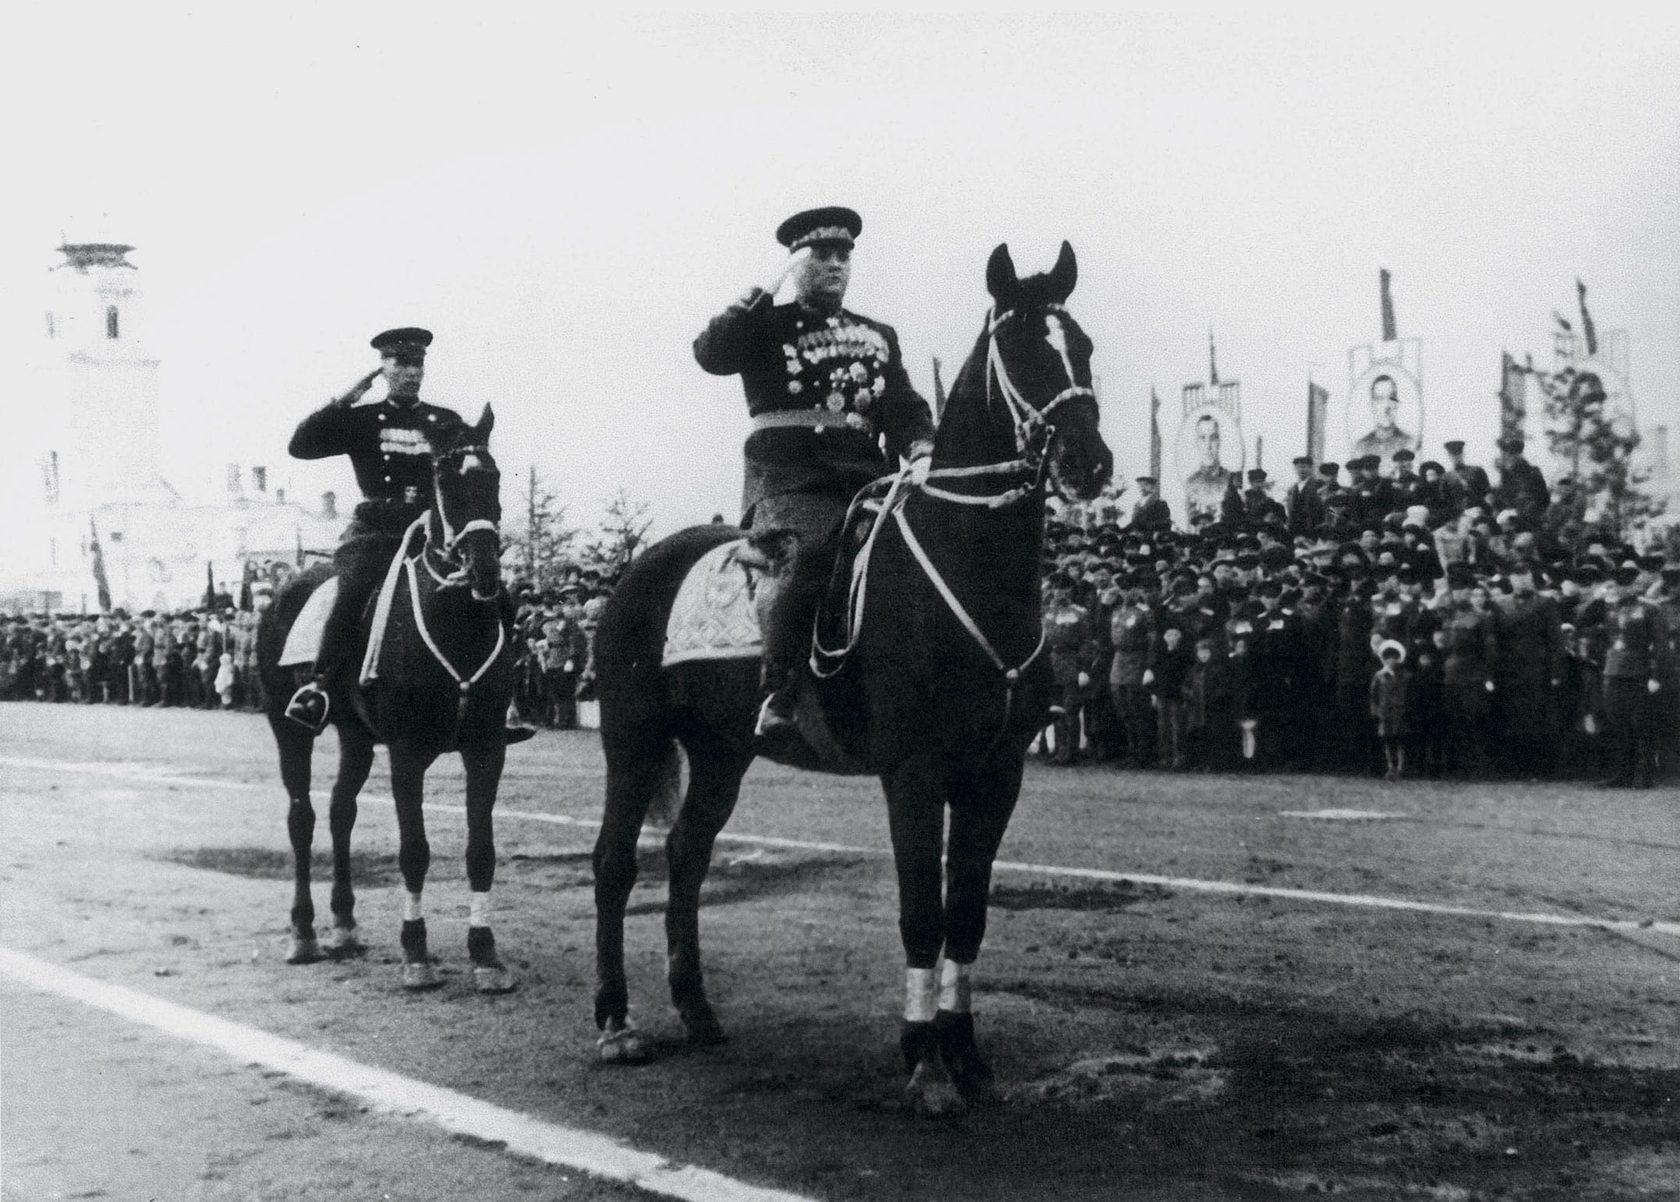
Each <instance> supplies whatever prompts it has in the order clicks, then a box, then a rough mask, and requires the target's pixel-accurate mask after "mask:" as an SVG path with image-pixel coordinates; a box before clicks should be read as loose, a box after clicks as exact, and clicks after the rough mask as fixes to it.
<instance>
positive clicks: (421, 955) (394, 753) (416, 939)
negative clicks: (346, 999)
mask: <svg viewBox="0 0 1680 1202" xmlns="http://www.w3.org/2000/svg"><path fill="white" fill-rule="evenodd" d="M432 758H433V757H432V756H431V755H430V754H429V753H423V752H421V751H419V750H418V749H416V748H414V747H410V746H404V745H400V744H393V745H392V746H391V796H392V797H393V798H395V800H396V803H397V838H398V841H399V846H398V850H397V867H398V868H400V869H401V870H402V878H403V887H404V888H405V889H407V891H408V893H407V896H406V897H404V899H403V924H402V952H403V967H402V983H403V988H404V989H431V988H432V987H433V986H436V985H441V984H442V983H443V978H442V977H441V976H439V975H438V970H437V966H436V965H434V964H433V963H432V960H431V955H430V952H429V949H428V948H427V946H426V919H425V916H424V915H423V914H422V913H421V910H420V891H421V890H422V889H424V888H425V887H426V872H427V870H428V869H429V868H431V866H432V848H431V845H430V844H429V843H427V842H426V815H425V811H424V810H423V809H422V808H421V806H422V804H423V803H424V801H425V788H426V769H427V768H428V767H430V766H431V762H432Z"/></svg>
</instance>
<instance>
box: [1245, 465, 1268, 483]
mask: <svg viewBox="0 0 1680 1202" xmlns="http://www.w3.org/2000/svg"><path fill="white" fill-rule="evenodd" d="M1265 478H1266V469H1265V468H1263V467H1251V468H1249V469H1248V482H1249V483H1250V484H1259V483H1261V482H1262V481H1263V480H1265Z"/></svg>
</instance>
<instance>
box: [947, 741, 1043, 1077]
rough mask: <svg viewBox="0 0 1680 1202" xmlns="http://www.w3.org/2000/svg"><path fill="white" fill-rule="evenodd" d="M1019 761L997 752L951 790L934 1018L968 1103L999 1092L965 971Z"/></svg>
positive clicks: (1010, 810) (980, 926)
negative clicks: (977, 1029)
mask: <svg viewBox="0 0 1680 1202" xmlns="http://www.w3.org/2000/svg"><path fill="white" fill-rule="evenodd" d="M1023 768H1024V765H1023V763H1022V761H1021V760H1020V759H1019V758H1017V757H1014V756H1007V757H1000V758H998V759H995V760H994V761H993V762H991V763H989V764H986V765H984V766H983V767H982V769H981V770H980V771H979V772H977V773H975V774H974V775H972V776H969V777H966V778H965V779H963V780H962V781H961V782H960V783H957V784H954V785H953V787H952V789H951V838H950V846H949V848H948V850H947V854H946V868H945V958H944V960H943V962H942V963H941V964H940V980H939V1009H938V1013H937V1014H936V1015H935V1016H934V1030H935V1033H936V1035H937V1036H938V1041H939V1049H940V1054H941V1055H942V1056H943V1058H944V1061H945V1067H946V1068H947V1069H948V1070H949V1071H950V1074H951V1077H952V1079H953V1081H954V1082H955V1083H956V1086H957V1089H958V1091H959V1092H960V1093H961V1094H962V1096H963V1097H964V1098H965V1099H966V1100H967V1101H969V1102H983V1101H990V1100H992V1099H994V1098H995V1097H996V1089H995V1087H994V1085H993V1081H992V1069H991V1066H990V1065H989V1064H987V1063H986V1060H985V1058H984V1057H983V1056H981V1054H980V1049H979V1046H978V1045H977V1044H976V1043H975V1040H974V1015H973V1012H972V1008H971V1003H970V990H971V982H970V973H971V971H972V970H973V967H974V962H975V960H977V959H978V958H979V956H980V944H981V942H982V941H983V940H984V939H985V937H986V907H987V901H988V896H989V894H990V892H991V887H992V864H993V862H994V861H995V860H996V859H997V853H998V848H999V847H1000V846H1001V845H1002V843H1003V835H1004V832H1005V831H1006V830H1007V829H1008V828H1009V819H1010V816H1011V815H1013V814H1014V812H1015V800H1016V798H1017V797H1019V796H1020V793H1021V775H1022V771H1023Z"/></svg>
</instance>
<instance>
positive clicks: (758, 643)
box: [660, 539, 764, 667]
mask: <svg viewBox="0 0 1680 1202" xmlns="http://www.w3.org/2000/svg"><path fill="white" fill-rule="evenodd" d="M745 546H746V540H745V539H737V540H736V541H734V542H728V543H724V544H722V545H721V546H717V547H713V548H712V549H711V550H710V551H708V552H706V554H704V555H702V556H701V557H700V559H699V560H698V561H697V562H696V563H695V565H694V566H693V567H692V568H690V569H689V571H688V575H687V576H685V577H684V578H683V582H682V585H681V586H680V587H679V588H678V589H677V599H676V603H675V604H673V605H672V606H671V616H670V618H669V619H668V620H667V621H666V623H665V652H664V655H663V656H662V657H661V660H660V663H661V664H662V665H663V666H665V667H670V666H671V665H672V664H682V663H688V662H690V661H693V660H705V659H757V658H758V657H760V656H761V655H763V654H764V636H763V635H762V634H761V633H760V631H759V626H758V609H757V605H756V603H755V601H754V599H753V593H754V580H753V578H752V576H750V575H749V569H748V568H747V567H746V566H745V565H744V564H742V563H740V562H739V559H738V557H739V555H740V552H741V551H742V550H743V548H745Z"/></svg>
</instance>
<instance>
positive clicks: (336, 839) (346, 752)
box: [257, 406, 514, 993]
mask: <svg viewBox="0 0 1680 1202" xmlns="http://www.w3.org/2000/svg"><path fill="white" fill-rule="evenodd" d="M494 424H495V415H494V414H493V413H492V412H491V411H490V409H489V407H488V406H486V407H485V410H484V414H483V416H481V417H480V418H479V420H478V424H477V425H476V426H469V427H466V428H465V429H463V430H462V432H461V434H460V436H459V438H458V439H457V440H456V442H455V445H453V446H448V447H442V448H439V449H438V451H437V453H436V455H435V458H434V462H433V468H432V479H433V483H434V487H433V490H432V501H431V508H430V510H429V511H428V512H427V513H426V515H425V516H424V518H423V519H421V520H420V521H417V522H416V523H415V525H414V526H413V527H412V528H411V529H410V530H409V532H408V535H407V536H406V537H405V539H404V543H403V549H402V553H401V554H402V556H403V560H404V563H403V565H402V566H401V567H400V568H399V569H398V572H399V576H398V578H397V579H396V580H395V581H394V582H389V583H392V584H394V586H395V587H394V591H393V592H392V593H391V597H392V600H391V605H390V623H389V625H388V627H387V628H386V633H385V642H384V649H383V652H382V654H381V655H380V657H379V662H378V665H377V668H378V673H377V675H376V676H375V677H374V679H373V680H371V681H370V682H369V683H368V684H367V685H365V686H363V687H361V688H359V689H358V688H357V687H356V683H355V682H354V681H336V682H333V683H332V685H331V690H330V692H331V698H332V707H331V712H332V718H333V724H334V725H335V726H336V727H337V728H338V742H339V757H338V779H337V780H336V781H335V782H334V783H333V790H332V805H331V808H330V809H329V810H328V812H327V821H328V824H329V826H330V827H331V830H332V845H333V886H332V913H333V926H332V929H331V931H330V932H329V933H328V934H327V936H326V938H325V940H324V941H317V939H316V937H315V902H314V899H313V898H312V897H311V896H310V889H309V867H310V864H309V861H310V844H311V842H312V841H313V839H314V834H315V807H314V805H313V804H312V803H311V801H310V797H309V770H310V755H311V753H312V752H313V750H314V741H315V736H314V735H312V734H311V733H310V732H309V731H308V730H306V729H305V728H303V727H302V726H299V725H297V724H296V723H294V722H291V721H289V720H288V719H287V718H286V717H285V707H286V698H288V697H289V696H290V695H291V692H292V689H293V686H294V685H295V684H296V683H297V682H296V681H295V680H294V679H293V676H294V675H295V672H296V669H293V668H288V667H280V666H278V665H277V661H278V660H279V659H280V656H281V653H282V650H283V648H284V646H285V643H286V635H287V632H288V631H290V630H291V628H292V624H293V622H295V621H296V620H297V617H298V614H299V612H300V611H301V610H302V608H303V605H304V602H305V601H306V600H307V597H308V594H309V593H310V592H311V591H312V588H313V586H314V585H316V584H319V583H320V582H321V581H322V580H324V579H325V578H326V577H327V576H328V575H329V574H330V572H329V570H328V569H326V568H325V567H321V568H314V569H311V570H310V571H308V572H305V573H304V574H303V575H302V576H300V577H299V578H298V579H297V580H295V581H293V582H292V583H291V584H289V585H287V586H286V587H285V588H284V589H282V590H281V591H280V594H279V595H278V596H277V597H275V599H274V605H273V606H272V608H270V609H269V610H268V612H267V613H266V614H264V615H263V620H262V623H261V625H260V626H259V627H258V631H257V664H258V670H259V671H260V672H261V674H262V679H263V686H264V688H265V689H266V690H267V695H268V698H269V702H268V724H269V728H270V729H271V730H273V732H274V741H275V743H276V744H277V745H278V747H279V750H280V777H281V780H282V781H283V782H284V784H285V787H286V795H287V796H288V797H289V798H290V800H291V809H290V811H289V813H288V814H287V817H286V828H287V831H288V833H289V834H290V835H291V841H292V852H293V856H294V859H295V862H296V863H295V869H296V891H295V894H294V897H293V901H292V931H291V946H290V949H289V951H288V954H287V956H286V959H287V961H288V962H290V963H293V964H301V963H307V962H309V961H312V960H318V959H320V958H321V956H322V955H323V951H324V952H325V954H327V955H332V956H343V955H349V954H351V953H354V952H356V951H358V950H360V947H361V944H360V941H359V939H358V937H357V933H356V918H355V896H354V894H353V892H352V889H351V882H350V831H351V828H352V827H354V826H355V824H356V796H357V794H358V793H360V792H361V788H362V785H363V783H364V782H366V780H367V777H368V771H369V770H370V769H371V768H372V767H373V748H374V744H376V743H381V742H382V743H384V744H386V746H387V747H388V748H389V749H390V755H391V793H392V794H393V796H394V797H395V799H396V803H397V828H398V834H399V838H400V841H401V847H400V850H399V852H398V857H397V859H398V865H399V867H400V868H401V869H402V876H403V884H404V885H405V886H406V887H407V890H408V897H407V901H406V905H405V908H404V913H403V924H402V949H403V970H402V983H403V985H404V987H406V988H409V989H426V988H430V987H431V986H434V985H437V984H439V983H440V982H441V978H440V977H439V976H438V972H437V969H436V967H435V966H434V965H433V964H432V962H431V960H430V957H429V956H428V954H427V948H426V920H425V919H424V918H423V917H422V916H421V913H420V891H421V889H422V888H423V887H424V886H425V882H426V870H427V868H428V867H429V866H430V863H431V848H430V847H429V846H428V845H427V843H426V823H425V817H424V815H423V813H422V811H421V804H422V798H423V795H424V786H425V777H426V769H427V768H429V767H431V764H432V761H433V760H435V759H437V757H438V756H439V755H441V754H443V753H444V752H447V751H458V752H460V754H461V762H462V764H463V765H464V766H465V768H466V776H467V879H468V882H469V883H470V885H471V888H472V916H471V918H470V920H469V926H468V928H467V950H468V953H469V955H470V956H471V959H472V965H473V983H474V985H475V986H476V987H477V988H478V989H479V990H480V991H482V992H486V993H502V992H506V991H507V990H509V989H512V988H513V985H514V980H513V974H512V972H511V971H510V970H509V969H508V968H507V967H506V966H505V965H504V964H503V963H502V961H501V959H500V958H499V957H498V956H497V954H496V940H495V936H494V935H493V934H492V933H491V929H490V926H489V898H490V885H491V881H492V879H493V878H494V876H495V872H496V846H495V841H494V836H493V834H492V829H491V810H492V809H493V807H494V806H495V804H496V788H497V785H498V784H499V783H500V781H501V776H502V763H503V759H504V756H505V755H506V750H507V748H506V743H505V741H504V733H503V720H504V716H505V713H506V711H507V706H508V699H509V698H510V697H511V696H512V694H513V685H514V648H513V647H512V646H511V645H510V644H509V642H508V639H507V636H506V631H505V628H504V625H503V614H504V607H505V604H506V602H505V597H504V596H503V594H502V580H501V563H500V555H501V535H500V534H499V532H498V523H499V522H500V520H501V512H502V510H501V500H500V497H499V491H500V485H501V474H500V472H498V471H497V469H496V463H495V460H494V459H492V458H491V457H490V451H489V449H488V447H487V446H486V445H485V444H486V443H487V442H488V440H489V437H490V430H491V427H492V426H493V425H494ZM376 608H377V598H376V599H375V600H374V601H373V602H370V605H369V610H370V614H368V615H364V618H363V626H364V630H365V629H366V627H367V626H368V624H369V621H370V618H371V611H372V610H374V609H376Z"/></svg>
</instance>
